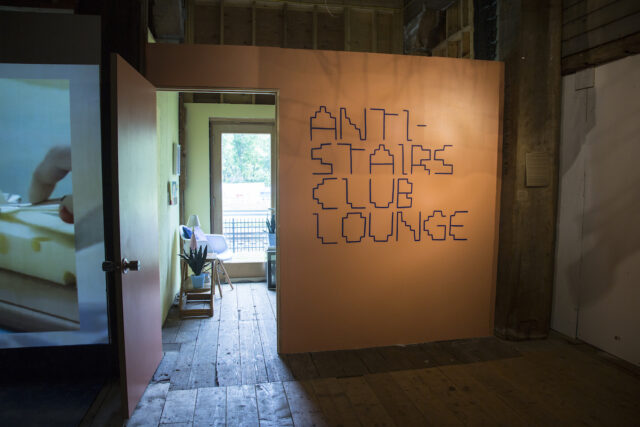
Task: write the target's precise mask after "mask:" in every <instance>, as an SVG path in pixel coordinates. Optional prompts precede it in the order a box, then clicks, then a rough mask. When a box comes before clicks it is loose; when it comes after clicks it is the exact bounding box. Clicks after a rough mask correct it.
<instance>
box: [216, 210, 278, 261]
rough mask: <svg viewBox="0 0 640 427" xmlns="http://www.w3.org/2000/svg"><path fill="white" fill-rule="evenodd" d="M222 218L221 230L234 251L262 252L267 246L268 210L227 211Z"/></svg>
mask: <svg viewBox="0 0 640 427" xmlns="http://www.w3.org/2000/svg"><path fill="white" fill-rule="evenodd" d="M223 218H224V221H223V231H222V232H223V234H224V235H225V236H226V238H227V240H228V241H229V246H230V247H231V250H232V251H233V252H234V253H238V252H264V251H265V250H266V249H267V248H268V247H269V236H268V233H267V227H266V224H265V221H266V220H267V218H269V211H231V212H229V211H227V212H224V214H223Z"/></svg>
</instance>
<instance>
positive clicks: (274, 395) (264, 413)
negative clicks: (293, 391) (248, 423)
mask: <svg viewBox="0 0 640 427" xmlns="http://www.w3.org/2000/svg"><path fill="white" fill-rule="evenodd" d="M256 399H257V403H258V414H259V421H260V427H265V426H270V427H271V426H272V427H277V426H292V425H293V418H292V416H291V409H289V402H288V401H287V395H286V394H285V391H284V387H283V386H282V383H264V384H258V385H256Z"/></svg>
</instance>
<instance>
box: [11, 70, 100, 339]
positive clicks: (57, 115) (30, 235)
mask: <svg viewBox="0 0 640 427" xmlns="http://www.w3.org/2000/svg"><path fill="white" fill-rule="evenodd" d="M99 94H100V89H99V69H98V66H97V65H45V64H0V149H1V150H2V155H1V156H0V348H15V347H33V346H59V345H78V344H93V343H104V342H108V317H107V310H106V295H105V278H104V274H103V273H102V271H101V270H100V264H101V262H102V261H103V260H104V222H103V206H102V171H101V154H100V153H101V131H100V96H99Z"/></svg>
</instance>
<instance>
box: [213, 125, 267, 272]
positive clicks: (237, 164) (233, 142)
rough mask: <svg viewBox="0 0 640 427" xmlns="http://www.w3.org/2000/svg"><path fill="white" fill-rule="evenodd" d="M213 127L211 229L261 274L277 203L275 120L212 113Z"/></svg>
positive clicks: (247, 269) (237, 258)
mask: <svg viewBox="0 0 640 427" xmlns="http://www.w3.org/2000/svg"><path fill="white" fill-rule="evenodd" d="M209 128H210V144H211V148H210V153H211V182H210V192H211V197H210V200H211V215H210V218H211V230H213V232H214V233H217V234H224V236H225V237H226V238H227V241H228V242H229V246H230V249H231V250H232V252H233V258H234V260H235V261H236V262H241V263H243V264H247V265H246V266H245V274H250V272H251V271H253V272H255V273H253V274H258V275H262V273H260V268H263V267H262V265H263V263H264V261H265V253H266V250H267V249H268V248H269V246H270V245H269V236H268V234H269V233H268V226H267V222H268V221H269V222H271V221H273V220H274V218H275V207H276V192H275V186H274V184H275V181H276V159H275V156H274V155H273V153H274V152H275V125H274V123H273V122H272V121H271V122H270V121H246V120H243V121H229V120H219V119H215V118H212V119H210V126H209ZM263 277H264V276H263Z"/></svg>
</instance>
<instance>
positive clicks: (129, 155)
mask: <svg viewBox="0 0 640 427" xmlns="http://www.w3.org/2000/svg"><path fill="white" fill-rule="evenodd" d="M111 84H112V86H111V91H112V98H111V99H112V105H111V108H112V111H111V112H112V126H113V127H112V130H111V134H112V138H113V141H112V156H113V157H114V158H117V162H113V163H117V175H115V174H116V171H114V177H115V176H117V185H114V187H115V188H114V190H115V191H114V204H118V205H119V208H118V209H116V212H117V215H116V218H115V228H116V229H117V230H114V240H115V252H116V260H120V261H116V262H112V264H111V266H112V269H113V270H114V272H115V278H114V283H115V289H116V301H115V304H116V311H117V316H118V318H117V322H118V330H117V332H116V333H117V337H118V352H119V361H120V381H121V388H122V404H123V412H124V415H125V416H126V417H130V416H131V413H132V412H133V410H134V409H135V407H136V404H137V403H138V401H139V400H140V397H141V396H142V393H143V392H144V390H145V388H146V386H147V384H149V381H150V380H151V377H152V376H153V373H154V372H155V370H156V368H157V367H158V364H159V363H160V360H161V359H162V331H161V328H162V319H161V317H162V314H161V304H160V274H159V269H158V268H159V267H158V235H157V233H158V212H157V210H158V203H157V188H158V186H157V184H156V182H157V161H156V159H157V157H156V149H157V148H156V91H155V87H154V86H153V85H151V83H149V82H148V81H147V80H146V79H145V78H144V77H142V75H140V74H139V73H138V72H137V71H136V70H135V69H134V68H133V67H131V66H130V65H129V64H128V63H127V62H126V61H125V60H124V59H122V58H121V57H120V56H118V55H115V54H114V55H112V58H111ZM116 150H117V153H116ZM118 242H119V244H118ZM118 251H119V254H118ZM127 259H128V261H126V260H127Z"/></svg>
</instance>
